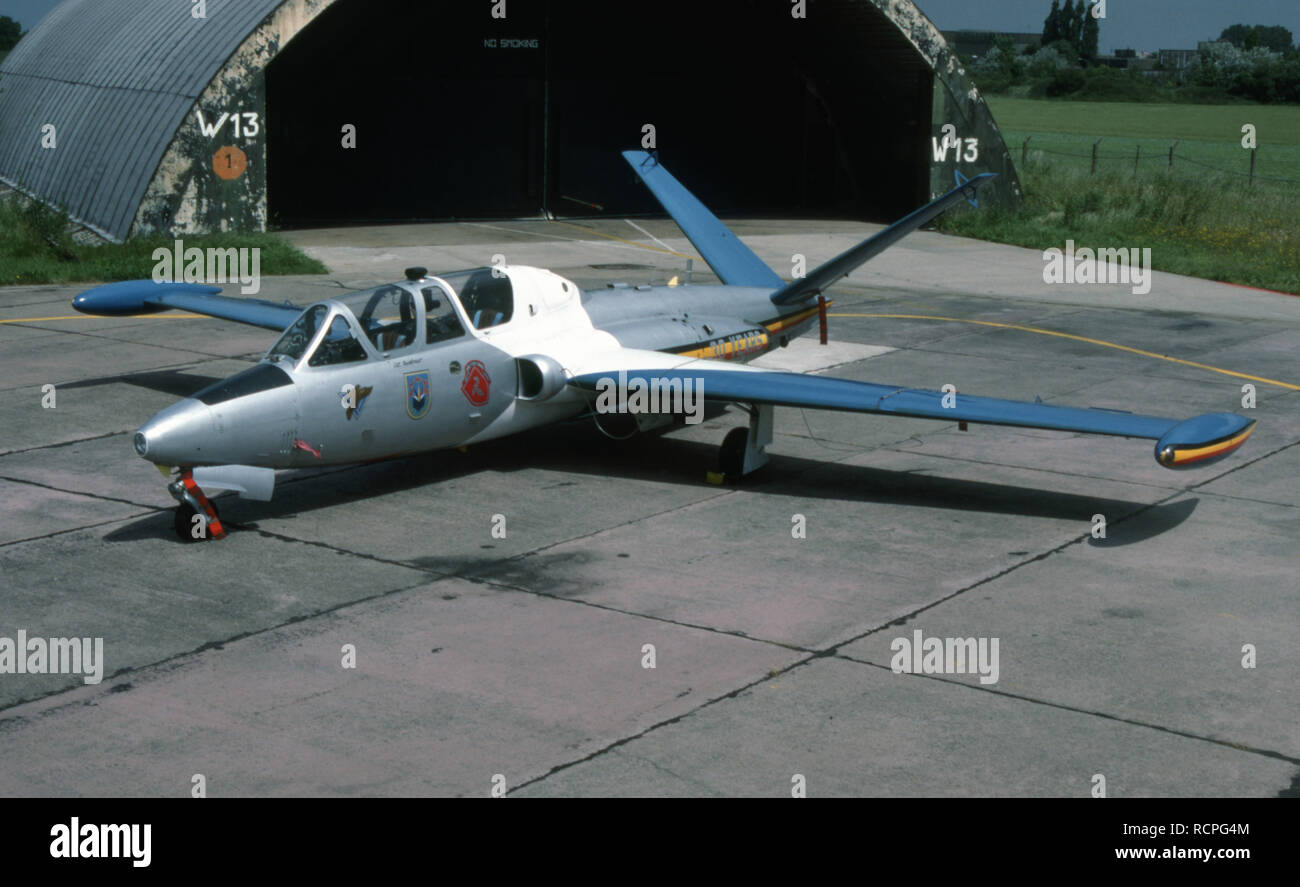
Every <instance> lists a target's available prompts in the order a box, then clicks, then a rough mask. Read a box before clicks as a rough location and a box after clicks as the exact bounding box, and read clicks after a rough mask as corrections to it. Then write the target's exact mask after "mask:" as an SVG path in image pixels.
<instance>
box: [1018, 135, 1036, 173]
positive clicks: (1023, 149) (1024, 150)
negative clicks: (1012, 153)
mask: <svg viewBox="0 0 1300 887" xmlns="http://www.w3.org/2000/svg"><path fill="white" fill-rule="evenodd" d="M1032 138H1033V136H1025V143H1024V144H1023V145H1021V146H1020V165H1021V166H1024V165H1025V160H1026V158H1027V157H1028V156H1029V140H1030V139H1032Z"/></svg>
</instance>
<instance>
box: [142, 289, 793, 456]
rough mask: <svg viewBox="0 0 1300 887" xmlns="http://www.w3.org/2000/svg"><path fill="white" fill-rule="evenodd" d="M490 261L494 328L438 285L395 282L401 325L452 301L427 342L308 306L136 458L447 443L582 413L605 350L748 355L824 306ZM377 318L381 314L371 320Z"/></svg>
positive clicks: (157, 424)
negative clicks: (340, 336)
mask: <svg viewBox="0 0 1300 887" xmlns="http://www.w3.org/2000/svg"><path fill="white" fill-rule="evenodd" d="M497 270H498V274H497V275H494V276H502V275H505V276H507V277H508V284H509V285H508V286H507V287H506V289H507V290H509V292H510V294H511V297H512V298H513V311H509V310H507V311H505V312H502V313H504V314H506V315H508V319H507V320H506V321H504V322H499V323H497V324H495V325H488V326H483V325H482V324H483V321H482V318H481V317H480V316H479V315H480V314H481V312H479V311H475V312H474V314H473V315H471V313H470V309H469V308H467V306H466V305H465V304H463V303H462V300H461V295H462V293H460V292H458V291H457V290H456V287H455V286H454V285H453V284H452V283H448V282H447V280H444V278H441V277H437V276H431V277H428V278H426V279H424V280H422V281H408V282H403V283H399V284H394V285H392V287H400V288H401V289H403V290H405V291H406V292H407V293H410V295H411V297H412V301H413V305H412V302H411V301H407V303H406V304H407V306H408V308H407V309H405V310H404V312H403V314H402V317H401V319H397V318H396V315H395V316H394V318H389V320H390V321H391V322H390V323H389V326H390V327H396V326H400V325H401V324H402V323H406V324H410V325H411V328H412V329H414V330H416V331H417V332H418V331H423V330H425V329H426V324H427V325H428V327H429V329H430V332H429V335H428V337H427V338H433V335H434V334H433V332H432V329H433V327H434V325H435V324H434V318H433V315H434V310H433V309H432V308H428V309H427V310H426V308H427V306H428V305H430V304H434V303H437V302H439V301H442V302H443V304H441V305H440V307H439V310H440V311H441V312H442V313H443V319H442V321H440V322H443V323H444V325H449V326H450V325H456V324H458V325H459V327H460V328H461V333H460V334H458V335H452V336H450V337H448V338H443V339H440V340H438V341H433V342H430V341H427V339H426V337H425V336H424V335H415V336H413V337H411V341H409V343H406V342H403V341H402V340H401V338H400V337H398V338H397V340H396V341H385V336H387V337H389V338H392V334H390V333H386V334H383V335H380V336H375V335H367V334H365V333H366V330H365V328H363V325H362V324H361V323H360V322H359V321H358V318H357V316H356V314H355V313H354V312H353V311H352V310H350V307H349V303H348V297H343V298H341V299H336V300H327V301H325V302H322V303H318V305H316V306H312V307H311V308H309V309H307V311H308V312H310V311H313V309H315V310H316V315H315V316H317V317H320V318H322V320H320V322H319V323H318V324H317V328H316V329H315V331H314V333H313V334H312V335H311V336H310V337H309V340H307V341H304V342H302V343H299V344H301V346H302V347H301V349H300V351H301V354H300V355H299V356H297V357H292V356H285V355H284V354H277V353H276V350H275V348H273V349H272V351H271V352H269V353H268V356H267V357H266V358H264V359H263V360H262V362H260V363H259V364H257V365H256V366H254V367H252V368H250V369H249V370H246V371H244V372H243V373H240V374H237V375H235V376H232V377H231V378H229V379H226V380H223V381H222V382H220V383H218V384H216V385H213V386H210V387H209V388H207V389H204V390H203V391H201V392H198V393H197V394H196V395H195V396H193V397H188V398H185V399H184V400H182V401H180V402H178V403H176V404H174V405H172V406H170V407H168V408H166V409H164V410H162V411H161V412H159V413H158V414H157V415H155V416H154V417H153V418H151V419H150V420H149V421H148V422H146V423H145V424H144V425H143V426H142V427H141V428H140V430H139V431H138V432H137V434H136V436H135V444H136V450H137V452H139V454H140V455H141V456H143V457H144V458H146V459H148V460H150V461H152V462H155V463H158V464H161V465H170V466H178V467H193V466H207V465H248V466H256V467H262V468H299V467H310V466H319V465H324V464H339V463H351V462H365V461H371V460H379V459H387V458H392V457H394V456H401V455H404V454H408V453H418V452H425V451H431V450H442V449H449V448H453V447H458V446H463V445H467V444H474V443H478V442H481V441H485V440H491V439H493V438H497V437H502V436H505V435H508V434H515V433H518V432H521V431H525V430H527V429H530V428H535V427H537V426H540V425H545V424H548V423H551V422H556V421H560V420H564V419H567V418H571V417H573V416H576V415H580V414H582V413H584V412H586V411H587V410H589V409H590V405H591V401H590V394H589V393H587V392H583V391H580V390H578V389H576V388H574V387H571V386H569V385H567V384H565V380H566V379H568V378H571V377H572V376H575V375H579V374H581V373H583V372H586V371H589V370H590V369H591V368H593V367H595V368H600V367H605V366H608V365H609V363H608V356H609V355H610V354H612V353H615V352H619V351H620V350H622V349H629V348H631V349H643V350H645V351H654V352H662V353H667V354H676V355H681V356H682V357H683V358H686V357H706V358H713V359H718V360H729V361H735V362H738V363H745V362H748V361H749V360H751V359H753V358H754V357H757V356H759V355H760V354H763V353H765V352H767V351H769V350H771V349H773V348H776V347H780V346H781V345H783V344H785V343H786V342H787V341H788V340H789V339H791V338H793V337H794V336H797V335H799V334H800V333H802V332H806V331H807V330H808V328H809V327H810V326H811V325H812V324H814V323H816V322H817V315H816V309H815V307H814V308H809V307H808V306H807V305H806V304H805V305H797V306H787V307H784V308H782V307H778V306H776V305H774V304H773V303H772V302H771V300H770V295H771V291H770V290H768V289H764V288H753V287H735V286H694V285H681V286H653V287H650V286H636V287H632V286H622V285H617V286H612V287H607V288H605V289H600V290H591V291H586V292H582V291H580V290H579V289H578V287H577V286H576V285H574V284H573V283H572V282H571V281H568V280H565V279H564V278H561V277H560V276H558V275H556V274H553V273H551V272H550V271H546V270H543V269H538V268H530V267H526V266H512V267H509V268H503V269H497ZM468 273H469V272H464V273H462V277H463V274H468ZM446 277H447V279H448V280H452V279H457V278H453V277H452V275H447V276H446ZM430 287H438V289H433V290H432V291H433V292H434V293H437V294H438V295H439V297H440V298H435V299H434V300H433V302H432V303H431V302H429V301H428V300H427V299H426V298H422V295H421V293H422V290H425V289H429V288H430ZM440 291H441V292H440ZM397 295H399V296H400V295H401V294H400V293H398V294H397ZM402 298H403V299H405V297H404V296H403V297H402ZM356 304H357V303H355V302H354V303H353V304H352V306H351V307H353V308H355V306H356ZM410 307H413V308H414V316H409V317H408V316H407V313H409V308H410ZM322 308H323V311H322V310H320V309H322ZM449 309H450V310H449ZM393 311H394V312H396V311H397V309H393ZM452 312H454V322H453V320H452V319H451V313H452ZM304 313H306V312H304ZM336 318H341V320H339V321H338V322H337V324H336V321H335V319H336ZM475 320H478V321H479V325H476V323H475ZM332 324H333V325H334V326H333V329H334V330H336V331H337V330H341V329H343V326H342V325H343V324H346V325H347V326H349V327H350V328H351V330H352V332H353V333H354V338H355V339H356V340H357V343H358V344H359V345H360V348H361V349H362V350H364V357H362V356H361V351H358V350H357V348H356V347H354V346H353V345H351V344H350V343H348V345H347V347H348V349H351V350H350V351H348V352H347V356H348V357H349V359H348V361H347V362H344V363H333V364H326V365H319V364H320V354H321V353H322V351H328V350H329V349H327V348H326V347H325V339H326V337H327V334H328V333H329V332H330V330H331V325H332ZM380 325H381V321H380V319H378V318H377V317H376V319H368V320H367V321H366V324H365V326H366V327H369V328H370V329H372V330H373V329H374V328H376V327H378V326H380ZM480 327H482V328H480ZM303 338H304V340H306V339H308V337H306V336H304V337H303ZM386 345H388V346H392V347H387V348H385V346H386ZM276 347H280V346H279V345H278V344H277V346H276ZM331 347H333V348H334V349H335V350H334V352H331V353H338V351H339V349H338V346H337V344H334V345H332V346H331ZM293 353H294V354H297V353H298V351H297V350H295V351H294V352H293Z"/></svg>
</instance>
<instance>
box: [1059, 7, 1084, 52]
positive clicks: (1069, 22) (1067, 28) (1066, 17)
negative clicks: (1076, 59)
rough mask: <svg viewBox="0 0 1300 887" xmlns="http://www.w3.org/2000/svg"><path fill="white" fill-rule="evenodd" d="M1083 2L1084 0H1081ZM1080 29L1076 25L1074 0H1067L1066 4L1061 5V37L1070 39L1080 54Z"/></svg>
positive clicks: (1066, 39)
mask: <svg viewBox="0 0 1300 887" xmlns="http://www.w3.org/2000/svg"><path fill="white" fill-rule="evenodd" d="M1079 2H1083V0H1079ZM1078 35H1079V32H1078V29H1076V28H1075V26H1074V0H1065V5H1064V6H1062V7H1061V36H1060V38H1059V39H1061V40H1065V41H1068V42H1069V43H1070V45H1071V46H1073V47H1074V54H1075V55H1078V54H1079V39H1078Z"/></svg>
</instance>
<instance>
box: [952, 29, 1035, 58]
mask: <svg viewBox="0 0 1300 887" xmlns="http://www.w3.org/2000/svg"><path fill="white" fill-rule="evenodd" d="M943 37H944V39H945V40H947V41H948V46H950V47H951V48H952V49H954V50H956V51H957V52H958V53H959V54H960V55H964V56H967V57H968V58H980V57H982V56H985V55H987V54H988V51H989V50H990V49H992V48H993V44H994V43H996V42H997V39H998V38H999V37H1010V38H1011V42H1012V43H1013V44H1014V45H1015V47H1016V54H1017V55H1019V54H1021V53H1023V52H1024V51H1025V50H1026V49H1028V48H1029V47H1031V46H1037V45H1038V44H1039V43H1040V42H1041V41H1042V39H1043V37H1042V35H1041V34H1018V33H1014V32H1010V31H944V32H943Z"/></svg>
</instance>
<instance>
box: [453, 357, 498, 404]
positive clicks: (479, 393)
mask: <svg viewBox="0 0 1300 887" xmlns="http://www.w3.org/2000/svg"><path fill="white" fill-rule="evenodd" d="M491 392H492V377H491V376H489V375H488V371H487V367H485V366H483V361H481V360H471V361H470V362H469V363H467V364H465V381H463V382H461V383H460V393H461V394H463V395H465V399H466V400H468V401H469V403H470V406H475V407H481V406H485V405H486V404H487V402H488V397H489V395H490V394H491Z"/></svg>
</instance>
